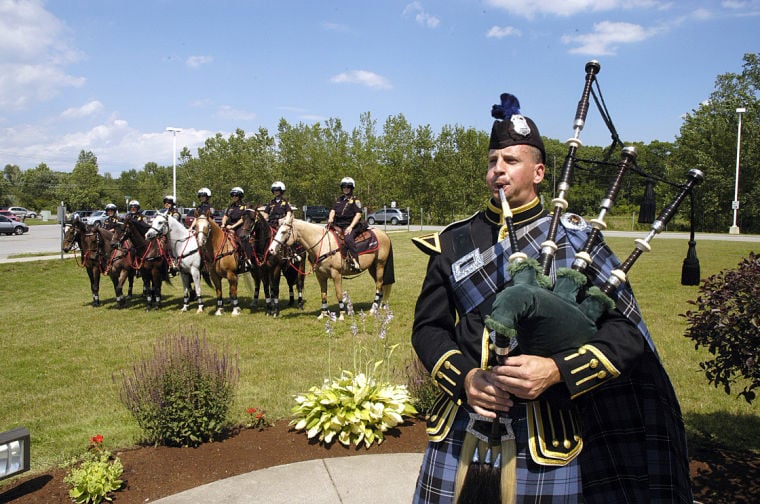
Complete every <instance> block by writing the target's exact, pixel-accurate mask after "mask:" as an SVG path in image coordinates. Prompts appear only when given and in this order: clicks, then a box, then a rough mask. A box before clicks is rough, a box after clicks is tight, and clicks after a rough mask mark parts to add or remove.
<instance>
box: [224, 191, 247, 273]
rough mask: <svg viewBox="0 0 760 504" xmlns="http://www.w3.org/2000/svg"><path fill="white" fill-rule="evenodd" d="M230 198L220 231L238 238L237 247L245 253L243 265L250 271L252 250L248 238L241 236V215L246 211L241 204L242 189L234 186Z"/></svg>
mask: <svg viewBox="0 0 760 504" xmlns="http://www.w3.org/2000/svg"><path fill="white" fill-rule="evenodd" d="M230 196H231V197H232V203H230V204H229V206H228V207H227V209H226V210H225V211H224V217H222V229H226V230H227V231H232V232H234V233H235V235H236V236H237V238H238V245H239V246H242V247H243V250H244V251H245V257H244V261H243V263H244V265H246V266H247V267H248V268H249V269H250V268H251V264H250V258H251V257H253V250H252V249H251V244H250V242H249V241H248V237H247V236H243V214H244V213H245V210H246V204H245V203H243V196H245V191H243V188H242V187H237V186H236V187H233V188H232V189H230Z"/></svg>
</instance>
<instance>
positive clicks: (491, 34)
mask: <svg viewBox="0 0 760 504" xmlns="http://www.w3.org/2000/svg"><path fill="white" fill-rule="evenodd" d="M520 36H522V32H521V31H520V30H518V29H517V28H515V27H514V26H492V27H491V29H490V30H488V32H487V33H486V38H497V39H501V38H504V37H520Z"/></svg>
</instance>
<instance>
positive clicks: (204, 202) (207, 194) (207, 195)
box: [189, 187, 214, 233]
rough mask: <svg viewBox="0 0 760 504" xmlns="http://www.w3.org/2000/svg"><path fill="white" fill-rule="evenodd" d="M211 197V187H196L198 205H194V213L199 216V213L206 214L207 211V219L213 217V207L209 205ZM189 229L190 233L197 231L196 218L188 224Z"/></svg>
mask: <svg viewBox="0 0 760 504" xmlns="http://www.w3.org/2000/svg"><path fill="white" fill-rule="evenodd" d="M210 199H211V189H209V188H208V187H201V188H200V189H198V201H200V203H198V206H197V207H195V215H197V216H198V217H200V216H201V215H206V214H207V213H208V217H209V219H212V218H213V215H214V207H212V206H211V202H210V201H209V200H210ZM189 229H190V231H191V232H192V233H197V232H198V219H197V218H196V219H195V220H193V222H192V224H190V227H189Z"/></svg>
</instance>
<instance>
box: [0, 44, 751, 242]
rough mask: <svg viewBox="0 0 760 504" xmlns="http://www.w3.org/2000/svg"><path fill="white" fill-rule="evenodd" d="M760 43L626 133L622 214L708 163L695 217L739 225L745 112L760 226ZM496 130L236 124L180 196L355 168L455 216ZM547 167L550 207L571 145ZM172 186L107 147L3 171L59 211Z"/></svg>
mask: <svg viewBox="0 0 760 504" xmlns="http://www.w3.org/2000/svg"><path fill="white" fill-rule="evenodd" d="M759 58H760V53H754V54H753V53H748V54H745V55H744V58H743V62H744V63H743V69H742V71H741V72H740V73H726V74H721V75H719V76H718V77H717V78H716V81H715V89H714V90H713V91H712V93H711V94H710V96H709V99H708V100H706V101H705V102H703V103H700V104H699V105H698V106H697V107H696V108H695V109H693V110H692V111H691V112H690V113H689V114H686V115H685V116H684V119H683V124H682V126H681V129H680V134H679V135H678V137H677V138H676V141H675V142H661V141H656V140H655V141H653V142H651V143H648V144H645V143H642V142H633V143H626V144H625V145H632V146H634V147H636V149H637V151H638V156H637V167H636V169H635V170H634V172H636V173H634V174H631V175H629V176H627V177H626V179H625V182H624V185H623V188H622V190H621V192H620V195H619V196H618V201H617V203H616V205H615V208H613V210H612V212H611V214H613V215H615V214H618V215H630V214H631V213H636V212H637V211H638V206H639V205H640V204H641V203H642V200H643V198H644V192H645V188H646V184H647V180H648V179H649V181H650V182H651V183H654V188H655V193H656V195H657V205H658V209H660V208H662V206H664V205H665V204H666V203H667V202H669V201H671V200H672V198H673V196H674V194H675V193H677V192H678V187H677V185H678V184H680V183H683V181H684V180H685V177H686V173H687V172H688V171H689V170H690V169H691V168H698V169H700V170H702V171H703V172H704V173H705V182H704V183H703V184H702V185H701V186H699V187H698V188H697V189H696V191H695V194H694V196H695V197H694V203H695V208H694V210H695V211H694V214H695V224H696V228H697V230H699V231H709V232H727V230H728V228H729V226H731V224H732V202H733V199H734V183H735V173H734V172H735V167H736V148H737V128H738V115H737V113H736V108H738V107H745V108H746V113H744V114H743V119H742V145H741V167H740V172H741V176H740V179H739V213H738V214H739V222H738V224H739V227H740V228H741V231H742V233H758V232H760V199H758V197H757V196H760V183H758V182H760V181H759V180H758V169H757V167H758V138H760V137H759V136H758V133H760V124H758V117H760V116H758V114H757V111H758V105H759V104H758V101H760V98H759V96H758V89H759V88H760V59H759ZM488 137H489V132H488V131H480V130H476V129H474V128H464V127H462V126H457V125H454V126H450V125H446V126H444V127H442V128H441V130H440V131H438V132H434V131H433V130H432V128H431V127H430V126H429V125H424V126H413V125H411V124H410V123H409V122H408V121H407V120H406V118H405V117H404V115H403V114H398V115H395V116H390V117H388V118H387V119H386V120H385V121H384V122H383V123H382V125H381V127H379V126H378V121H377V120H376V119H375V118H373V117H372V116H371V114H370V113H369V112H365V113H363V114H362V115H361V116H360V120H359V124H358V126H357V127H355V128H353V129H352V130H351V131H346V130H345V129H344V128H343V126H342V124H341V121H340V119H337V118H331V119H328V120H326V121H324V122H317V123H314V124H311V125H308V124H303V123H298V124H290V123H289V122H288V121H286V120H285V119H282V120H280V122H279V124H278V126H277V132H276V133H274V134H272V133H270V132H269V131H268V130H267V129H266V128H259V129H258V131H256V132H255V133H252V134H249V133H246V132H245V131H243V130H242V129H237V130H235V132H234V133H232V134H230V135H229V136H228V137H224V136H223V135H222V134H220V133H218V134H217V135H215V136H214V137H211V138H208V139H207V140H206V141H205V143H204V145H203V146H202V147H200V148H198V149H197V152H196V153H195V154H193V153H192V152H190V150H189V149H188V148H184V149H182V150H181V152H180V157H179V161H178V164H177V174H178V175H177V196H178V204H179V205H180V206H186V207H189V206H193V204H194V203H195V200H196V194H197V191H198V189H199V188H201V187H208V188H210V189H211V191H212V194H213V197H212V203H213V204H214V206H215V207H217V208H224V207H226V206H227V204H228V202H229V199H230V198H229V197H228V196H229V191H230V189H231V188H232V187H234V186H240V187H242V188H243V189H244V190H245V199H246V201H248V202H250V203H263V202H265V201H267V200H269V199H270V198H271V193H270V186H271V184H272V182H274V181H276V180H281V181H283V182H284V183H285V184H286V187H287V191H286V196H287V197H288V198H289V199H290V201H291V202H292V203H293V204H294V205H295V206H296V207H298V208H301V207H303V206H304V205H325V206H331V204H332V202H333V201H334V200H335V198H336V197H337V196H338V195H339V194H340V189H339V181H340V179H341V178H342V177H344V176H350V177H353V178H354V179H355V180H356V183H357V187H356V193H357V195H359V196H360V198H361V200H362V202H363V203H364V205H365V206H366V207H368V208H369V209H371V210H375V209H377V208H381V207H382V206H383V205H390V204H391V202H395V203H396V204H397V206H399V207H403V208H405V207H409V208H411V209H412V218H413V220H414V222H419V220H420V218H421V217H422V219H423V220H424V223H425V224H444V223H446V222H449V221H451V220H452V219H457V218H463V217H466V216H468V215H470V214H472V213H474V212H475V211H477V210H479V209H481V208H482V207H483V205H484V204H485V203H486V201H485V198H487V195H486V191H485V190H484V188H485V182H484V177H485V171H486V167H487V153H488ZM544 140H545V143H546V153H547V169H546V177H545V180H544V182H543V187H542V188H541V192H542V194H543V195H544V196H545V197H546V199H547V201H546V204H547V206H548V205H549V200H550V199H551V196H552V195H553V193H554V190H555V186H556V183H557V181H558V180H559V178H560V171H561V167H562V165H563V163H564V161H565V157H566V155H567V152H568V148H567V146H566V145H565V144H564V143H563V142H561V141H559V140H556V139H551V138H544ZM622 146H623V145H622V143H620V144H617V145H613V146H610V147H603V146H588V147H586V146H584V147H581V148H580V149H578V153H577V154H578V157H579V160H578V161H577V163H576V170H575V180H574V181H573V186H572V188H571V190H570V193H569V203H570V207H569V208H568V210H569V211H572V212H575V213H579V214H581V215H584V216H587V217H590V216H596V215H597V213H598V209H599V204H600V201H601V200H602V198H603V197H604V193H605V190H606V187H607V185H608V184H609V182H610V180H611V179H612V178H613V177H614V176H615V173H616V171H617V168H616V165H617V163H618V161H619V159H620V149H621V147H622ZM171 192H172V166H162V165H158V164H156V163H154V162H150V163H146V164H145V166H144V167H143V169H141V170H136V169H130V170H126V171H123V172H122V173H121V174H120V175H119V176H118V177H113V176H112V175H111V174H109V173H105V174H100V173H99V172H98V163H97V157H96V155H95V154H94V153H92V152H89V151H82V152H81V153H80V155H79V158H78V159H77V162H76V164H75V166H74V167H73V169H72V171H71V173H66V172H55V171H52V170H51V169H50V168H49V167H48V166H47V165H46V164H45V163H40V164H39V165H38V166H36V167H34V168H30V169H27V170H22V169H21V168H20V167H18V166H16V165H5V168H4V171H3V177H2V178H1V179H0V204H3V205H21V206H25V207H27V208H32V209H34V210H43V209H48V210H51V211H53V212H54V211H55V208H56V207H57V205H58V204H59V202H61V201H63V202H64V203H65V205H66V206H67V208H68V209H69V210H76V209H79V208H103V206H104V205H105V204H107V203H109V202H112V203H115V204H117V206H119V208H120V209H124V207H125V205H126V201H127V200H129V199H137V200H139V201H140V202H141V204H142V207H143V208H160V207H161V206H162V203H161V202H162V199H163V197H164V195H166V194H171ZM688 212H689V205H688V204H685V205H683V206H682V208H681V210H680V212H679V217H678V218H676V219H674V223H673V224H672V226H675V227H684V226H685V225H686V224H685V223H686V221H688Z"/></svg>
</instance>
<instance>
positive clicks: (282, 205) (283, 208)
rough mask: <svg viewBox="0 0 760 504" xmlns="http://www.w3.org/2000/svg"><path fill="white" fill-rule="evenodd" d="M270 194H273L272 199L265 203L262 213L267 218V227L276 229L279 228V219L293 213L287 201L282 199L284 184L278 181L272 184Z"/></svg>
mask: <svg viewBox="0 0 760 504" xmlns="http://www.w3.org/2000/svg"><path fill="white" fill-rule="evenodd" d="M272 194H274V198H272V200H271V201H270V202H269V203H267V205H266V207H265V208H264V211H265V212H266V213H267V215H268V216H269V218H268V221H269V225H270V226H272V227H274V228H277V227H280V219H282V218H283V217H287V216H288V214H291V213H293V209H292V208H291V206H290V203H288V200H287V199H285V198H284V195H285V184H284V183H283V182H280V181H279V180H278V181H276V182H274V183H273V184H272Z"/></svg>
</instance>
